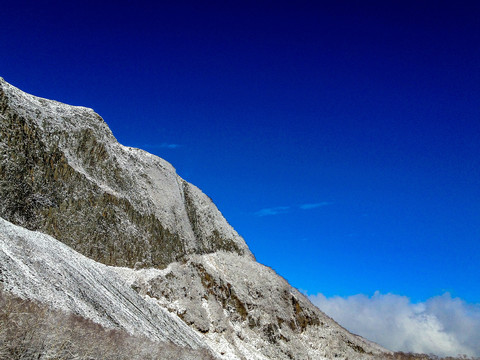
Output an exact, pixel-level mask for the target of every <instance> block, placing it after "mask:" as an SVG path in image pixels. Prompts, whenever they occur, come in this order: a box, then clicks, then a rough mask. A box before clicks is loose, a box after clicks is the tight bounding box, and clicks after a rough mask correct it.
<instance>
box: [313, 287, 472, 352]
mask: <svg viewBox="0 0 480 360" xmlns="http://www.w3.org/2000/svg"><path fill="white" fill-rule="evenodd" d="M309 298H310V300H311V301H312V302H313V303H314V304H315V305H317V306H318V307H319V308H320V309H321V310H322V311H323V312H325V313H326V314H327V315H328V316H330V317H332V318H333V319H335V320H336V321H337V322H338V323H339V324H340V325H342V326H343V327H345V328H347V329H348V330H350V331H351V332H353V333H356V334H358V335H361V336H363V337H365V338H367V339H369V340H372V341H374V342H376V343H378V344H380V345H382V346H384V347H386V348H388V349H390V350H393V351H404V352H416V353H427V354H435V355H439V356H456V355H458V354H465V355H468V356H475V357H479V356H480V305H479V304H475V305H472V304H467V303H466V302H465V301H463V300H461V299H459V298H452V297H451V296H450V294H448V293H446V294H444V295H442V296H436V297H433V298H430V299H428V300H427V301H425V302H421V303H415V304H414V303H412V302H410V299H409V298H407V297H405V296H399V295H393V294H387V295H382V294H380V293H379V292H376V293H375V294H374V295H373V296H372V297H368V296H365V295H354V296H349V297H346V298H342V297H338V296H335V297H331V298H326V297H325V296H324V295H322V294H318V295H311V296H309Z"/></svg>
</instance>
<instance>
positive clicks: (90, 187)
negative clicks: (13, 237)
mask: <svg viewBox="0 0 480 360" xmlns="http://www.w3.org/2000/svg"><path fill="white" fill-rule="evenodd" d="M0 198H2V200H3V201H2V202H1V204H0V216H1V217H3V218H4V219H7V220H8V221H11V222H12V223H15V224H17V225H20V226H23V227H26V228H28V229H30V230H39V231H42V232H44V233H47V234H49V235H52V236H53V237H55V238H56V239H59V240H61V241H62V242H64V243H65V244H67V245H69V246H71V247H72V248H74V249H75V250H77V251H79V252H80V253H82V254H84V255H86V256H88V257H90V258H92V259H94V260H97V261H100V262H102V263H104V264H108V265H118V266H130V267H133V266H134V265H135V264H137V266H144V267H148V266H156V267H165V266H166V265H168V264H169V263H170V262H172V261H178V260H181V259H182V258H183V257H184V256H185V255H188V254H193V253H197V254H205V253H210V252H214V251H217V250H227V251H234V252H236V253H238V254H245V255H246V256H250V257H251V256H252V255H251V253H250V251H249V250H248V247H247V245H246V244H245V242H244V240H243V239H242V238H241V237H240V236H239V235H238V234H237V233H236V232H235V230H233V228H232V227H231V226H230V225H229V224H228V223H227V221H226V220H225V219H224V218H223V216H222V215H221V213H220V212H219V211H218V209H217V208H216V207H215V205H214V204H213V203H212V201H211V200H210V199H209V198H208V197H207V196H206V195H205V194H203V193H202V192H201V191H200V190H199V189H198V188H197V187H195V186H193V185H191V184H189V183H187V182H186V181H184V180H182V179H181V178H180V177H179V176H178V175H177V174H176V173H175V169H174V168H173V167H172V166H171V165H170V164H169V163H167V162H166V161H164V160H162V159H160V158H158V157H156V156H154V155H151V154H149V153H147V152H144V151H142V150H139V149H134V148H129V147H125V146H122V145H120V144H119V143H118V142H117V141H116V139H115V138H114V136H113V134H112V133H111V131H110V129H109V128H108V126H107V125H106V124H105V122H104V121H103V120H102V118H101V117H100V116H99V115H97V114H96V113H95V112H94V111H93V110H91V109H88V108H84V107H77V106H68V105H65V104H62V103H59V102H56V101H50V100H45V99H42V98H38V97H35V96H32V95H28V94H26V93H24V92H22V91H20V90H18V89H17V88H15V87H13V86H11V85H10V84H8V83H6V82H5V81H4V80H3V79H1V78H0Z"/></svg>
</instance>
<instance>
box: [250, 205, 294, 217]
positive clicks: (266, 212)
mask: <svg viewBox="0 0 480 360" xmlns="http://www.w3.org/2000/svg"><path fill="white" fill-rule="evenodd" d="M289 211H290V206H276V207H271V208H266V209H261V210H259V211H257V212H255V213H254V215H255V216H259V217H262V216H271V215H279V214H285V213H287V212H289Z"/></svg>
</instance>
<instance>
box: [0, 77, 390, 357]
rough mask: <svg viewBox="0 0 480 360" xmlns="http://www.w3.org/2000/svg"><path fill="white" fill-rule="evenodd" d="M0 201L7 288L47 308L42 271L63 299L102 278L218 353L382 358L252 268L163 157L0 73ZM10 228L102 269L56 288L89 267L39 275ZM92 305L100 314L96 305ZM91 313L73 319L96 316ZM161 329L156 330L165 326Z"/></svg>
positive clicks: (261, 269) (219, 219)
mask: <svg viewBox="0 0 480 360" xmlns="http://www.w3.org/2000/svg"><path fill="white" fill-rule="evenodd" d="M0 198H2V199H3V201H2V202H1V203H0V218H3V219H4V220H2V227H0V234H2V233H3V235H2V237H1V239H2V241H3V245H2V248H0V250H1V251H2V252H1V253H0V255H1V256H3V258H4V259H5V261H2V264H1V265H0V270H1V271H0V275H1V277H2V281H3V282H4V283H5V284H8V290H9V291H11V292H14V293H15V292H16V293H17V294H23V296H25V297H34V296H37V297H38V298H37V300H38V301H41V302H44V303H49V304H50V305H52V306H54V305H55V303H57V305H58V303H61V301H60V300H61V297H59V298H57V299H55V298H56V296H57V295H55V294H56V293H55V286H54V287H53V288H52V287H51V284H50V283H49V281H50V280H48V278H46V277H45V276H46V275H45V274H50V275H49V278H50V279H51V281H53V282H57V283H58V284H60V285H59V289H60V290H61V288H62V287H67V288H68V287H71V290H69V291H70V293H71V294H78V293H81V294H85V295H86V297H87V299H89V300H88V301H87V300H84V301H87V305H86V306H87V307H88V306H90V305H92V303H91V302H93V303H94V300H93V299H95V298H96V297H97V296H98V294H97V295H95V294H96V293H95V288H96V287H97V286H98V284H103V283H104V281H105V279H103V277H105V276H107V277H108V276H110V275H106V274H107V273H108V274H114V275H111V276H112V277H113V278H114V279H116V280H115V281H116V283H117V284H118V286H117V287H115V286H113V287H112V286H111V285H108V286H109V287H110V288H109V289H110V290H108V291H107V293H108V296H107V295H105V296H107V297H111V296H113V295H112V294H110V292H113V293H114V294H117V295H119V296H121V297H122V298H123V297H124V295H125V296H127V295H128V296H130V297H132V298H134V299H136V300H135V301H139V303H142V301H145V302H146V303H147V304H148V305H145V304H143V305H142V306H147V308H148V309H151V306H153V307H154V308H157V307H158V308H160V309H163V310H158V314H157V313H156V312H155V311H154V310H151V311H153V312H154V313H155V314H156V315H155V314H154V316H160V320H156V321H158V322H162V321H163V320H162V319H163V318H164V315H165V312H167V313H168V314H170V315H168V316H167V317H166V318H168V319H170V318H171V317H173V318H172V319H173V320H172V321H173V322H171V324H177V325H178V323H177V320H178V321H180V322H182V324H186V325H188V329H190V330H188V331H192V332H193V334H195V335H192V333H189V332H188V331H187V330H185V328H184V330H185V335H184V336H185V337H186V338H187V339H188V338H190V337H191V338H192V339H193V338H196V339H200V342H199V344H198V346H204V347H205V348H209V349H212V351H213V353H215V354H216V356H217V357H219V358H222V359H262V360H264V359H330V358H334V357H336V358H344V359H346V358H354V359H374V358H378V357H380V358H381V357H382V356H383V355H387V354H390V352H388V351H387V350H385V349H383V348H381V347H380V346H378V345H376V344H373V343H371V342H369V341H367V340H365V339H362V338H361V337H359V336H356V335H353V334H350V333H349V332H348V331H347V330H345V329H343V328H342V327H341V326H339V325H338V324H337V323H335V322H334V321H333V320H332V319H330V318H329V317H328V316H326V315H325V314H324V313H322V312H321V311H320V310H319V309H318V308H316V307H315V306H314V305H312V304H311V303H310V301H309V300H308V299H307V298H306V297H305V296H304V295H303V294H301V293H300V292H299V291H298V290H296V289H294V288H293V287H291V286H290V285H289V284H288V282H287V281H285V280H284V279H283V278H281V277H280V276H279V275H277V274H276V273H275V272H274V271H273V270H272V269H270V268H268V267H265V266H263V265H261V264H259V263H257V262H256V261H255V258H254V256H253V254H252V253H251V252H250V250H249V249H248V246H247V244H246V243H245V241H244V240H243V238H242V237H241V236H240V235H238V234H237V233H236V231H235V230H234V229H233V228H232V227H231V226H230V225H229V224H228V222H227V221H226V220H225V218H224V217H223V216H222V214H221V213H220V212H219V210H218V209H217V207H216V206H215V205H214V204H213V202H212V201H211V199H210V198H209V197H208V196H206V195H205V194H203V193H202V192H201V191H200V190H199V189H198V188H197V187H195V186H194V185H192V184H189V183H188V182H186V181H185V180H183V179H181V178H180V177H179V176H178V175H177V174H176V172H175V169H174V168H173V166H172V165H170V164H169V163H168V162H166V161H165V160H163V159H161V158H158V157H156V156H154V155H151V154H148V153H147V152H145V151H143V150H139V149H134V148H129V147H125V146H123V145H121V144H119V143H118V142H117V141H116V139H115V137H114V136H113V134H112V132H111V131H110V129H109V128H108V126H107V125H106V123H105V122H104V121H103V119H102V118H101V117H100V116H99V115H97V114H96V113H95V112H94V111H93V110H92V109H88V108H84V107H75V106H70V105H66V104H62V103H59V102H56V101H51V100H46V99H42V98H38V97H35V96H33V95H29V94H26V93H24V92H22V91H21V90H19V89H17V88H15V87H14V86H12V85H10V84H8V83H7V82H5V81H4V80H3V79H0ZM2 229H3V230H2ZM8 229H10V230H8ZM11 229H16V230H15V231H13V230H11ZM27 229H28V230H27ZM32 231H34V232H32ZM40 232H41V233H44V234H45V235H41V234H40ZM17 233H18V234H23V235H21V236H20V235H18V234H17ZM12 234H13V235H12ZM26 234H27V235H26ZM19 236H20V238H22V239H24V240H23V243H27V244H28V243H31V244H30V246H31V247H32V248H35V249H38V251H39V252H38V254H37V256H39V259H44V260H45V259H51V258H52V256H54V255H53V254H48V251H47V250H46V249H47V248H48V247H44V248H43V250H42V249H40V248H39V246H40V245H39V244H38V239H43V240H42V241H44V242H48V243H49V244H50V246H51V247H52V248H55V249H57V248H58V249H61V248H62V246H67V247H69V248H65V249H64V250H62V251H64V252H63V253H64V254H67V253H68V254H69V255H64V257H67V258H69V259H70V262H71V263H75V262H80V263H83V262H85V261H87V259H85V260H79V259H83V258H82V257H81V256H82V255H83V256H86V257H87V258H89V259H88V261H87V263H88V264H90V265H88V266H87V267H86V268H91V269H108V271H107V270H98V271H97V273H98V274H100V275H98V276H97V277H93V278H91V279H84V280H81V281H78V284H76V281H68V282H67V283H66V284H65V285H61V284H64V283H63V281H65V279H63V277H64V276H67V277H69V278H70V279H83V278H84V276H83V275H84V274H86V273H88V271H89V270H86V268H85V267H80V268H78V269H76V268H75V269H70V270H69V271H66V270H65V269H63V270H62V269H61V270H58V269H57V268H56V266H57V265H55V264H56V263H61V264H63V263H64V262H65V261H66V260H65V259H62V258H57V260H56V261H53V260H51V261H50V260H48V261H47V260H45V261H44V264H46V265H45V266H43V267H42V268H43V271H45V273H43V274H41V273H38V269H37V268H35V266H36V263H35V261H34V258H35V256H34V255H32V256H28V254H25V253H22V251H21V245H18V246H17V247H18V249H17V250H16V252H15V254H16V255H13V254H12V253H11V249H10V247H11V246H14V245H13V244H14V243H15V241H16V239H17V238H18V237H19ZM47 239H48V240H47ZM17 240H18V239H17ZM57 240H58V241H60V242H61V243H63V244H65V245H62V246H60V245H59V244H57V243H56V241H57ZM59 246H60V247H59ZM70 248H71V249H70ZM9 249H10V250H9ZM62 249H63V248H62ZM67 249H68V250H67ZM77 252H78V253H79V254H82V255H79V254H78V255H75V254H77ZM59 253H62V252H61V251H60V250H59ZM32 258H33V259H32ZM7 259H10V260H8V261H7ZM15 259H16V260H15ZM52 259H53V258H52ZM9 264H10V265H9ZM13 264H17V265H18V264H21V266H20V265H19V267H18V266H17V267H15V266H14V265H13ZM37 265H38V264H37ZM65 266H67V265H65ZM105 266H108V267H107V268H105ZM112 266H114V267H112ZM2 267H3V268H2ZM15 269H16V270H15ZM15 274H16V275H15ZM22 274H23V275H22ZM25 274H37V275H34V276H33V278H34V279H36V280H35V281H36V282H37V284H38V285H39V286H40V287H41V288H42V289H43V290H44V291H45V294H44V295H41V294H42V292H41V291H40V292H39V293H38V294H34V293H31V292H30V293H28V292H27V293H22V291H23V290H21V289H25V288H28V286H27V285H25V284H26V282H27V283H28V279H29V277H28V276H26V275H25ZM101 274H104V275H101ZM57 277H58V278H57ZM96 284H97V285H96ZM102 286H103V285H102ZM104 288H105V286H104ZM45 289H50V290H48V291H47V290H45ZM52 289H53V290H52ZM122 289H125V290H122ZM123 291H125V294H123ZM132 291H133V292H134V293H135V294H136V295H135V294H132ZM72 296H73V295H72ZM82 296H83V295H82ZM52 298H53V303H52V301H51V300H52ZM113 298H115V296H113ZM139 299H143V300H142V301H141V300H139ZM89 304H90V305H89ZM67 305H68V301H67ZM67 305H65V304H64V305H62V306H63V307H64V310H66V311H73V312H75V311H77V312H78V311H80V309H76V308H75V302H73V303H70V305H71V306H70V305H69V306H67ZM102 309H104V311H105V313H106V316H107V317H112V314H110V313H109V311H111V310H109V309H108V306H106V305H104V306H102ZM149 311H150V310H149ZM118 312H119V315H118V316H123V317H127V318H129V319H130V320H129V321H131V322H132V324H135V322H137V323H138V324H137V325H138V326H139V327H140V328H139V331H140V332H142V331H144V332H145V331H146V332H148V331H150V330H148V329H149V325H142V321H143V320H142V319H143V318H144V317H145V316H144V315H142V314H143V313H142V312H140V313H138V314H137V315H135V316H133V317H132V316H131V310H129V308H128V306H127V307H121V308H120V309H119V310H118ZM92 314H95V313H94V312H93V313H91V312H88V311H87V312H83V313H82V316H85V317H87V318H89V319H92V320H95V319H96V318H95V316H94V315H92ZM129 314H130V315H129ZM161 314H163V315H161ZM89 316H90V317H89ZM97 321H102V320H101V319H100V320H98V319H97ZM169 321H170V320H169ZM168 324H170V322H169V323H168ZM168 324H167V325H165V326H166V327H167V328H168V329H170V330H167V333H169V331H173V330H172V329H174V328H175V326H177V325H168ZM107 325H108V324H107ZM110 325H112V326H120V327H122V326H123V328H126V327H128V326H133V325H128V326H127V325H121V324H118V321H117V323H112V324H110ZM178 326H180V325H178ZM182 328H183V327H182ZM173 332H175V331H173Z"/></svg>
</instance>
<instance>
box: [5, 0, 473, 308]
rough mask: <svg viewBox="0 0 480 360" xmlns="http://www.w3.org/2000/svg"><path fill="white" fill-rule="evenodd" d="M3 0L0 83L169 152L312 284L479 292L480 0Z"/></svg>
mask: <svg viewBox="0 0 480 360" xmlns="http://www.w3.org/2000/svg"><path fill="white" fill-rule="evenodd" d="M100 3H101V4H98V3H97V1H82V2H76V1H62V2H54V1H30V2H25V1H15V2H14V1H8V2H4V3H2V6H1V9H0V11H1V13H0V18H1V31H0V76H2V77H3V78H4V79H5V80H6V81H8V82H10V83H11V84H13V85H15V86H17V87H19V88H21V89H22V90H24V91H27V92H29V93H32V94H34V95H38V96H42V97H46V98H51V99H56V100H59V101H62V102H66V103H69V104H73V105H83V106H87V107H92V108H93V109H94V110H95V111H97V112H98V113H99V114H100V115H101V116H102V117H103V118H104V119H105V121H106V122H107V123H108V124H109V126H110V127H111V129H112V131H113V133H114V135H115V136H116V137H117V139H118V140H119V141H120V142H121V143H123V144H124V145H129V146H135V147H139V148H143V149H145V150H147V151H149V152H152V153H154V154H156V155H159V156H161V157H163V158H165V159H166V160H168V161H170V162H171V163H172V164H173V165H174V167H175V168H176V169H177V172H178V173H179V174H180V176H182V177H184V178H185V179H187V180H188V181H190V182H192V183H194V184H195V185H197V186H198V187H200V188H201V189H202V190H203V191H204V192H205V193H207V194H208V195H209V196H210V197H211V198H212V199H213V200H214V202H215V203H216V204H217V206H218V207H219V209H220V210H221V211H222V213H223V214H224V215H225V217H226V218H227V219H228V221H229V222H230V224H231V225H232V226H234V228H235V229H236V230H237V231H238V232H239V233H240V234H241V235H242V236H243V237H244V238H245V239H246V241H247V243H248V245H249V246H250V248H251V250H252V251H253V253H254V254H255V256H256V257H257V260H258V261H260V262H262V263H264V264H266V265H268V266H271V267H272V268H274V269H275V270H276V271H277V272H278V273H279V274H280V275H282V276H283V277H285V278H286V279H287V280H288V281H289V282H290V283H291V284H292V285H294V286H296V287H298V288H300V289H301V290H303V291H306V292H308V293H309V294H317V293H322V294H323V295H325V296H327V297H332V296H334V295H339V296H343V297H346V296H349V295H354V294H366V295H367V296H371V295H373V294H374V292H375V291H377V290H378V291H380V293H384V294H386V293H393V294H398V295H402V296H407V297H409V298H410V299H411V300H412V301H413V302H419V301H426V300H427V299H429V298H431V297H433V296H437V295H442V294H444V293H445V292H449V293H450V294H451V296H453V297H459V298H461V299H464V300H465V301H467V302H468V303H480V286H479V283H480V268H479V263H480V245H479V244H480V202H479V200H480V186H479V182H480V24H479V19H480V2H478V1H477V2H473V1H471V2H468V1H449V2H447V1H422V0H418V1H308V2H305V1H291V2H282V1H255V2H248V1H218V2H213V1H195V2H193V1H192V2H191V3H189V2H182V1H168V2H167V1H156V2H153V1H152V2H145V1H135V2H134V1H123V2H122V1H111V2H108V1H100Z"/></svg>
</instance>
